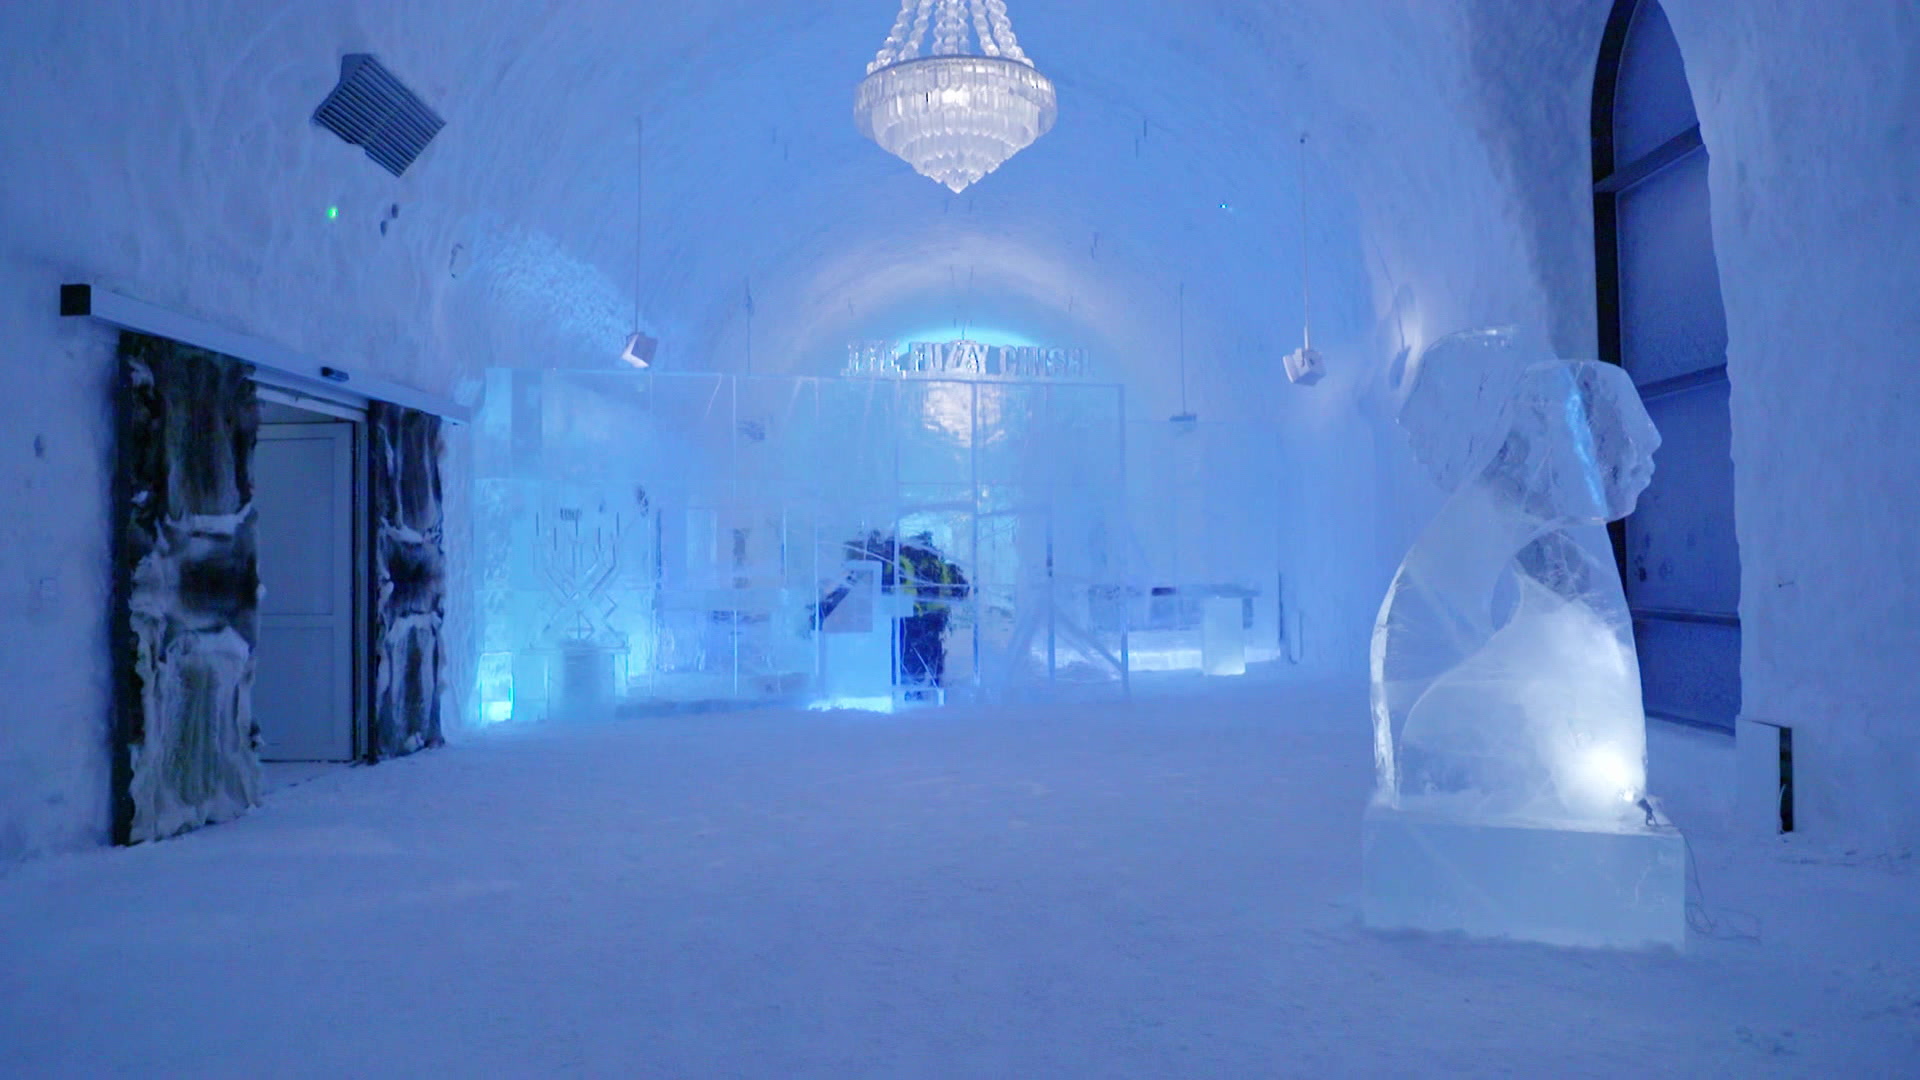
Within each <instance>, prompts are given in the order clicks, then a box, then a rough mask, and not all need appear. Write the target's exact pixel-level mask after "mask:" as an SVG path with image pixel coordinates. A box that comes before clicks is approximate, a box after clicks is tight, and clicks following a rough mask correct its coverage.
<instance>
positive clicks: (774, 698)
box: [475, 370, 1153, 722]
mask: <svg viewBox="0 0 1920 1080" xmlns="http://www.w3.org/2000/svg"><path fill="white" fill-rule="evenodd" d="M1127 431H1128V427H1127V423H1126V417H1125V402H1124V397H1123V394H1122V391H1121V388H1120V387H1118V386H1114V385H1100V384H1085V383H1065V382H1024V381H1007V380H987V379H981V380H977V381H976V380H968V379H960V378H939V379H918V378H916V379H899V378H880V377H876V378H805V377H787V376H751V375H725V374H692V373H685V374H683V373H653V372H645V371H635V372H597V371H561V370H549V371H532V370H494V371H491V372H489V373H488V377H487V388H486V399H485V403H484V405H483V407H482V409H481V412H480V416H479V418H478V422H477V424H476V434H477V440H476V459H477V466H478V470H479V471H478V475H477V477H476V487H477V490H476V522H475V528H476V536H475V542H476V549H477V550H478V551H479V552H480V553H481V565H480V569H479V578H478V587H479V591H480V597H479V601H480V602H479V611H480V619H481V627H480V631H481V651H482V658H481V688H480V689H481V694H480V696H481V701H482V710H483V719H484V720H487V721H495V722H497V721H501V720H505V719H508V718H516V719H540V718H544V717H547V716H550V715H562V714H564V715H594V714H610V713H612V712H613V711H615V710H616V709H631V710H639V711H645V710H673V709H696V708H702V707H737V706H739V705H742V704H748V703H768V704H772V703H781V704H794V705H814V706H832V705H851V706H856V707H863V708H873V709H881V710H890V709H893V708H896V707H900V706H902V705H905V704H909V703H922V702H939V701H954V700H1010V699H1018V698H1022V697H1034V696H1045V695H1048V694H1063V693H1065V694H1073V695H1075V696H1084V695H1086V694H1114V695H1119V694H1124V693H1125V692H1126V689H1127V685H1128V677H1129V671H1130V656H1129V632H1130V628H1131V626H1132V625H1133V624H1134V621H1135V620H1136V619H1143V618H1147V617H1149V616H1150V615H1151V610H1150V608H1151V606H1152V599H1153V598H1152V595H1151V590H1150V589H1148V588H1145V587H1142V586H1141V585H1139V584H1138V583H1135V582H1133V581H1132V580H1131V578H1130V576H1129V573H1128V559H1129V554H1130V548H1134V547H1138V546H1140V545H1139V544H1138V543H1137V542H1136V541H1135V540H1134V538H1133V537H1134V534H1133V530H1132V529H1131V527H1130V523H1129V521H1128V513H1127V499H1126V492H1127V490H1128V489H1127V476H1126V471H1127V462H1128V456H1127V451H1126V440H1127Z"/></svg>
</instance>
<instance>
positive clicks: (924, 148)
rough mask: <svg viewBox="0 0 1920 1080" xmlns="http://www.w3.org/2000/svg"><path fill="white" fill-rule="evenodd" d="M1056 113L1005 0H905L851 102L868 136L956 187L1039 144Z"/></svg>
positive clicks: (1045, 81)
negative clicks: (926, 49)
mask: <svg viewBox="0 0 1920 1080" xmlns="http://www.w3.org/2000/svg"><path fill="white" fill-rule="evenodd" d="M929 29H931V31H932V34H933V47H932V51H931V52H930V53H929V54H928V55H925V56H922V55H921V48H922V45H923V43H925V41H926V40H927V35H928V31H929ZM970 50H972V51H970ZM1057 111H1058V109H1057V105H1056V102H1055V100H1054V94H1053V83H1052V82H1050V81H1048V79H1047V77H1046V76H1045V75H1042V74H1040V72H1039V71H1038V70H1036V69H1035V68H1034V66H1033V61H1032V60H1029V59H1027V54H1026V53H1024V52H1022V51H1021V49H1020V42H1019V40H1018V39H1016V38H1015V37H1014V36H1013V21H1012V20H1011V19H1010V18H1008V16H1007V4H1006V0H901V3H900V16H899V18H897V19H896V20H895V21H894V24H893V32H892V33H890V34H888V35H887V43H886V45H884V46H882V47H881V49H880V54H879V55H878V56H876V57H874V60H873V63H871V64H868V65H867V77H866V78H865V79H862V80H861V82H860V87H859V89H858V91H856V93H855V95H854V109H853V113H854V118H855V120H857V121H858V123H859V125H860V133H861V134H862V135H865V136H866V137H867V138H869V139H872V140H873V141H874V142H876V143H879V144H880V146H881V147H882V148H884V149H886V150H887V151H888V152H890V153H892V154H895V155H897V156H898V157H900V158H901V159H902V160H904V161H905V162H906V163H907V164H909V165H912V166H913V167H914V170H915V171H916V172H918V173H920V174H921V175H922V176H926V177H929V178H931V179H933V180H937V181H939V182H940V183H942V184H945V185H946V186H947V187H948V188H950V189H952V190H953V191H954V193H955V194H958V193H959V192H962V191H965V190H966V189H967V186H968V185H969V184H972V183H974V182H975V181H977V180H979V179H980V178H981V177H983V176H985V175H987V174H988V173H990V172H992V171H993V170H995V169H997V168H999V167H1000V166H1001V165H1003V164H1005V163H1006V161H1007V159H1008V158H1010V157H1012V156H1013V155H1015V154H1017V153H1019V152H1020V151H1022V150H1024V149H1026V148H1027V147H1028V146H1031V145H1033V141H1034V140H1035V139H1038V138H1039V137H1040V136H1042V135H1045V134H1046V133H1047V132H1048V131H1049V130H1050V129H1052V127H1053V121H1054V118H1055V116H1056V115H1057Z"/></svg>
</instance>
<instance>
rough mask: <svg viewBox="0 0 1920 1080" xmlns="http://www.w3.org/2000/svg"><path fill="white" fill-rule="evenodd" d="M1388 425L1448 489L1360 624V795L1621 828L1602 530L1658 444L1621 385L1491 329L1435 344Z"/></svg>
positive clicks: (1626, 749)
mask: <svg viewBox="0 0 1920 1080" xmlns="http://www.w3.org/2000/svg"><path fill="white" fill-rule="evenodd" d="M1410 379H1411V380H1412V382H1411V385H1410V387H1409V389H1408V391H1407V396H1406V400H1405V404H1404V406H1403V408H1402V410H1401V413H1400V422H1401V425H1402V426H1403V427H1404V428H1405V429H1406V430H1407V432H1408V434H1409V435H1410V436H1411V438H1412V440H1413V445H1414V449H1415V452H1416V454H1417V455H1418V456H1419V458H1420V459H1421V461H1422V462H1423V463H1424V464H1425V465H1426V466H1427V467H1428V468H1429V470H1430V471H1431V472H1432V474H1433V475H1434V477H1435V479H1436V480H1437V481H1439V482H1440V484H1441V485H1442V487H1443V488H1446V489H1447V490H1449V491H1450V492H1451V494H1450V495H1449V497H1448V499H1447V501H1446V503H1445V504H1444V505H1443V506H1442V508H1441V510H1440V512H1439V513H1438V514H1437V515H1436V516H1435V518H1434V520H1433V522H1432V524H1430V525H1429V526H1428V527H1427V529H1426V530H1425V531H1424V532H1423V533H1422V534H1421V536H1420V538H1419V539H1418V540H1417V541H1416V542H1415V543H1414V545H1413V548H1412V550H1410V551H1409V552H1408V554H1407V557H1406V560H1405V561H1404V562H1403V563H1402V564H1401V566H1400V569H1399V571H1398V572H1397V573H1396V574H1395V575H1394V579H1393V584H1392V585H1391V587H1390V588H1389V589H1388V592H1387V597H1386V600H1385V601H1384V603H1382V605H1381V608H1380V614H1379V617H1378V619H1377V620H1376V621H1375V624H1374V632H1373V649H1372V673H1373V723H1374V756H1375V763H1376V766H1377V769H1378V779H1379V787H1378V791H1377V794H1376V798H1377V799H1378V800H1379V801H1382V802H1385V803H1387V804H1389V805H1395V806H1400V807H1403V808H1408V809H1412V808H1427V809H1432V810H1434V811H1436V812H1442V813H1448V814H1454V815H1466V816H1474V817H1484V818H1500V819H1519V820H1532V821H1539V822H1543V823H1550V822H1568V821H1602V820H1607V821H1610V820H1614V819H1617V818H1623V817H1626V816H1628V815H1632V814H1635V813H1636V812H1637V811H1636V809H1635V804H1636V803H1637V802H1638V801H1639V800H1640V799H1641V797H1642V795H1643V793H1644V792H1643V788H1644V784H1645V776H1646V765H1645V759H1646V718H1645V716H1644V714H1643V713H1642V711H1641V705H1640V670H1639V663H1638V660H1637V658H1636V656H1635V654H1634V648H1633V626H1632V621H1631V618H1630V616H1629V615H1628V612H1627V606H1626V598H1625V596H1624V595H1623V593H1622V591H1621V587H1620V579H1619V575H1618V573H1617V572H1616V570H1615V567H1614V563H1613V560H1612V558H1611V553H1610V548H1609V546H1608V543H1607V538H1606V535H1605V532H1604V529H1603V526H1604V525H1605V524H1606V523H1607V522H1609V521H1612V520H1615V519H1618V518H1622V517H1625V516H1626V515H1628V514H1630V513H1632V512H1633V508H1634V503H1635V502H1636V500H1638V498H1639V496H1640V493H1641V492H1642V491H1644V490H1646V487H1647V484H1648V482H1649V481H1650V480H1651V479H1652V477H1653V452H1654V450H1655V449H1656V448H1658V446H1659V445H1660V436H1659V433H1658V432H1657V431H1655V430H1654V427H1653V422H1652V420H1650V419H1649V418H1648V416H1647V413H1646V409H1645V408H1644V407H1643V406H1642V405H1641V403H1640V396H1639V394H1638V392H1637V391H1636V390H1635V389H1634V387H1633V384H1632V382H1631V381H1630V380H1629V379H1628V377H1627V375H1626V373H1625V372H1624V371H1622V370H1621V369H1620V368H1618V367H1615V366H1613V365H1610V364H1602V363H1598V362H1593V361H1580V362H1568V361H1561V360H1550V361H1546V362H1542V363H1529V362H1528V359H1527V356H1526V353H1525V351H1524V350H1523V349H1521V348H1520V347H1519V346H1518V345H1517V344H1516V341H1515V339H1514V335H1513V333H1512V332H1511V331H1509V330H1477V331H1469V332H1466V333H1461V334H1455V335H1451V336H1449V337H1447V338H1442V339H1440V340H1439V341H1436V342H1435V343H1433V345H1431V346H1430V347H1428V348H1427V349H1426V350H1425V351H1424V352H1423V353H1422V355H1421V357H1420V359H1419V361H1418V363H1417V365H1416V366H1415V368H1414V369H1413V371H1412V372H1411V373H1410Z"/></svg>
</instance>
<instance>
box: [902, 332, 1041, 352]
mask: <svg viewBox="0 0 1920 1080" xmlns="http://www.w3.org/2000/svg"><path fill="white" fill-rule="evenodd" d="M963 339H964V340H967V341H977V342H979V343H980V344H982V345H992V346H1004V347H1006V348H1011V349H1019V348H1034V347H1037V346H1038V345H1039V344H1040V343H1039V342H1037V341H1035V340H1033V339H1032V338H1029V337H1025V336H1022V335H1020V334H1012V333H1008V332H1007V331H1005V330H994V329H990V328H988V327H984V326H970V327H968V328H967V332H966V333H964V334H962V333H961V332H960V330H959V329H958V328H957V327H953V326H947V327H943V328H941V329H938V330H922V331H920V332H918V333H913V334H902V335H901V336H900V337H899V339H898V340H896V341H895V342H894V346H893V354H894V355H895V356H905V355H907V348H908V346H910V345H912V344H913V343H914V342H916V341H935V342H942V343H944V342H949V341H960V340H963Z"/></svg>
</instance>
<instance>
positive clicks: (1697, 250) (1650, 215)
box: [1593, 0, 1740, 731]
mask: <svg viewBox="0 0 1920 1080" xmlns="http://www.w3.org/2000/svg"><path fill="white" fill-rule="evenodd" d="M1593 166H1594V188H1593V191H1594V196H1593V202H1594V226H1595V229H1594V231H1595V252H1596V257H1597V260H1598V269H1599V273H1598V282H1599V315H1600V352H1601V356H1602V358H1603V359H1606V360H1609V361H1612V362H1613V363H1616V364H1620V365H1621V366H1623V367H1625V368H1626V369H1627V373H1628V374H1629V375H1631V376H1633V381H1634V384H1635V385H1636V386H1638V387H1639V388H1640V395H1641V398H1642V399H1643V400H1644V401H1645V402H1646V405H1647V411H1648V412H1649V413H1650V414H1652V416H1653V421H1654V423H1655V424H1656V425H1658V426H1659V428H1660V435H1661V446H1660V451H1659V453H1658V454H1657V455H1656V456H1655V459H1654V461H1655V470H1654V479H1653V486H1652V487H1650V488H1648V489H1647V492H1646V494H1645V495H1643V496H1641V499H1640V505H1639V509H1638V510H1637V511H1636V512H1635V513H1634V515H1633V516H1632V517H1630V518H1628V519H1627V520H1626V521H1624V522H1621V523H1618V524H1617V525H1616V526H1615V527H1614V545H1615V552H1616V554H1617V555H1618V556H1619V559H1620V567H1621V575H1622V577H1623V579H1624V580H1625V582H1626V589H1627V603H1628V605H1629V606H1630V607H1632V609H1633V614H1634V638H1635V641H1636V643H1637V644H1638V646H1639V652H1640V675H1641V682H1642V685H1643V687H1644V692H1645V697H1646V707H1647V713H1648V715H1650V716H1656V717H1661V718H1665V719H1669V720H1678V721H1681V722H1685V723H1691V724H1697V725H1702V726H1707V727H1713V728H1721V729H1725V730H1728V731H1731V730H1732V729H1733V722H1734V717H1735V716H1736V715H1737V714H1738V713H1739V711H1740V617H1739V614H1738V613H1739V606H1740V552H1739V546H1738V544H1737V542H1736V541H1735V538H1734V529H1733V460H1732V456H1731V445H1732V440H1731V431H1730V428H1729V423H1728V389H1729V386H1728V381H1727V320H1726V312H1725V309H1724V308H1723V307H1722V306H1721V302H1720V274H1719V269H1718V267H1717V266H1716V264H1715V262H1714V254H1713V229H1712V221H1711V217H1710V214H1709V211H1708V192H1707V151H1706V147H1705V145H1704V144H1703V143H1702V142H1701V139H1700V124H1699V121H1698V119H1697V118H1696V117H1695V114H1694V109H1693V94H1692V92H1691V90H1690V89H1689V88H1688V85H1687V74H1686V68H1685V65H1684V64H1683V63H1682V61H1681V56H1680V45H1679V42H1677V41H1676V40H1675V39H1674V36H1673V30H1672V28H1671V27H1670V26H1669V25H1668V24H1667V17H1666V13H1665V12H1663V11H1662V10H1661V9H1660V5H1659V3H1658V2H1657V0H1616V2H1615V4H1614V7H1613V14H1612V17H1611V19H1610V21H1609V23H1608V26H1607V32H1606V37H1605V41H1604V43H1603V45H1602V46H1601V54H1600V65H1599V72H1598V75H1597V77H1596V80H1595V86H1594V95H1593Z"/></svg>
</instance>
